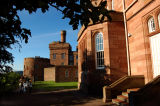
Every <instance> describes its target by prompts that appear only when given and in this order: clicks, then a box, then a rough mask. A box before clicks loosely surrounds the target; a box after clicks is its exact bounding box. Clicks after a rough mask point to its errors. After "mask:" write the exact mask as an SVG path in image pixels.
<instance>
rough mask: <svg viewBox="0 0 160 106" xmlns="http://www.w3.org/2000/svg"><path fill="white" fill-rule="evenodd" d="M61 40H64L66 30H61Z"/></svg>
mask: <svg viewBox="0 0 160 106" xmlns="http://www.w3.org/2000/svg"><path fill="white" fill-rule="evenodd" d="M61 42H62V43H65V42H66V31H65V30H62V31H61Z"/></svg>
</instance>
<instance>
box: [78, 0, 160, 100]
mask: <svg viewBox="0 0 160 106" xmlns="http://www.w3.org/2000/svg"><path fill="white" fill-rule="evenodd" d="M91 1H92V2H93V4H94V5H98V4H99V3H100V2H101V1H102V0H91ZM106 7H107V8H108V9H109V10H113V12H110V16H111V17H112V22H108V21H107V19H105V20H104V22H103V23H97V24H94V25H93V24H89V26H88V27H87V28H86V29H85V28H84V27H82V28H81V30H80V31H79V34H78V58H79V60H78V72H79V77H78V82H79V88H80V89H85V91H86V89H90V88H92V89H93V88H95V87H94V86H92V85H96V83H97V84H98V83H99V82H96V81H97V80H101V81H100V82H102V84H100V85H101V86H103V85H108V86H109V85H110V84H111V83H113V84H111V85H110V86H109V87H108V86H106V87H105V88H104V91H105V92H104V95H105V97H104V99H105V100H104V101H106V100H107V99H106V98H107V96H106V95H107V93H106V92H108V90H107V89H109V92H108V93H109V94H108V95H110V96H108V97H111V98H112V96H113V95H112V94H111V92H112V87H113V86H114V87H115V86H116V85H117V84H118V83H119V82H118V81H120V82H123V81H124V79H127V77H126V78H123V76H126V75H128V76H133V75H139V76H138V77H136V78H137V81H135V83H134V85H136V84H137V87H138V86H139V87H142V85H143V81H141V79H140V77H141V76H140V75H142V76H144V79H145V83H148V82H149V81H151V80H152V79H153V78H155V77H156V76H158V75H160V68H159V67H160V55H159V54H160V42H159V39H160V0H107V5H106ZM119 78H121V80H118V79H119ZM136 78H135V77H134V78H132V77H130V80H127V81H131V79H132V82H133V80H134V79H136ZM128 79H129V78H128ZM138 79H139V80H138ZM142 79H143V78H142ZM116 80H117V81H116ZM115 81H116V82H115ZM138 81H139V83H141V84H139V83H138ZM125 84H128V87H129V86H130V88H131V86H132V87H133V84H132V83H130V82H128V83H125ZM130 84H131V85H130ZM126 86H127V85H123V84H122V85H121V86H119V88H120V87H121V90H122V88H123V87H126ZM87 87H88V88H87ZM114 87H113V88H114ZM134 87H135V86H134ZM115 89H118V87H117V88H115ZM115 89H114V90H115ZM125 89H127V87H126V88H125ZM119 90H120V89H119ZM114 93H115V92H114ZM113 97H114V96H113ZM111 98H109V99H111Z"/></svg>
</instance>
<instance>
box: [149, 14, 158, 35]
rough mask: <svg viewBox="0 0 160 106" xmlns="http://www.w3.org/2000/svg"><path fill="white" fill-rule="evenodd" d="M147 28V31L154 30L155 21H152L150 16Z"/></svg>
mask: <svg viewBox="0 0 160 106" xmlns="http://www.w3.org/2000/svg"><path fill="white" fill-rule="evenodd" d="M148 29H149V33H151V32H154V31H155V29H156V28H155V23H154V18H153V17H151V18H150V19H149V20H148Z"/></svg>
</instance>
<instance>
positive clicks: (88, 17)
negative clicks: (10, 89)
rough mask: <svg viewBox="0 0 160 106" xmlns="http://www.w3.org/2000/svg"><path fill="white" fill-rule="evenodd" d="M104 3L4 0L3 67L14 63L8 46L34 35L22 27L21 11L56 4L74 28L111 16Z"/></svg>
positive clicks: (0, 23) (0, 26)
mask: <svg viewBox="0 0 160 106" xmlns="http://www.w3.org/2000/svg"><path fill="white" fill-rule="evenodd" d="M101 1H103V0H101ZM105 6H106V1H104V2H101V3H100V4H99V6H98V7H95V6H93V5H92V3H91V0H1V1H0V71H4V70H6V69H7V68H8V66H7V65H6V64H8V63H13V58H14V57H13V55H12V54H11V53H10V52H9V51H8V49H12V48H11V46H12V45H14V44H18V45H19V47H20V41H25V43H27V42H28V39H29V37H30V36H31V32H30V30H29V29H26V28H22V27H21V20H20V18H19V16H18V14H17V12H18V11H22V10H26V11H28V12H29V13H30V14H31V13H33V12H36V11H37V9H41V11H42V12H43V13H45V12H46V11H48V9H49V7H54V8H56V9H57V10H59V11H61V12H62V14H63V15H64V16H63V19H65V18H69V19H70V22H69V24H70V25H72V27H73V29H74V30H75V29H77V28H78V25H79V24H81V25H84V26H85V27H87V25H88V24H89V22H90V21H92V22H93V23H96V22H98V21H102V20H103V19H104V17H105V16H107V17H108V19H111V18H110V16H109V11H107V9H106V8H105ZM53 14H54V13H53ZM100 15H101V17H100Z"/></svg>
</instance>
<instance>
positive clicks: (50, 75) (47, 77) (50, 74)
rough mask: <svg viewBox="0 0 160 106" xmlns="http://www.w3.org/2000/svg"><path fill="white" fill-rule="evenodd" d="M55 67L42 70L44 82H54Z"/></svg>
mask: <svg viewBox="0 0 160 106" xmlns="http://www.w3.org/2000/svg"><path fill="white" fill-rule="evenodd" d="M55 72H56V70H55V67H49V68H44V81H56V80H55V79H56V78H55Z"/></svg>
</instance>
